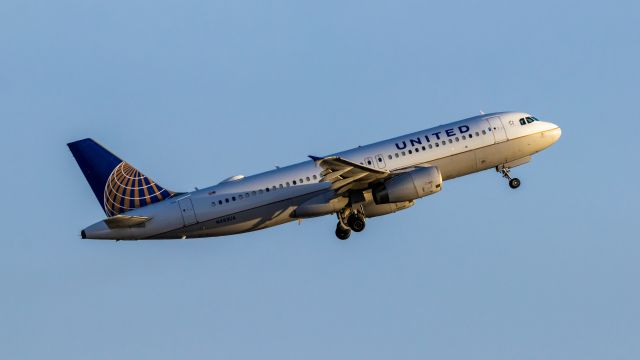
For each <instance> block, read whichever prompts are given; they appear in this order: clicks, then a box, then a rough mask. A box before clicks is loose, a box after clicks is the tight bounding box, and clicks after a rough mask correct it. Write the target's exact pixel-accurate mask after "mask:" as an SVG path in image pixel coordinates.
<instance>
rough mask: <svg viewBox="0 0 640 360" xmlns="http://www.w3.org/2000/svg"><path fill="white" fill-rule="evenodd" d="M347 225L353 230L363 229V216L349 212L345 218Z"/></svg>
mask: <svg viewBox="0 0 640 360" xmlns="http://www.w3.org/2000/svg"><path fill="white" fill-rule="evenodd" d="M347 225H349V227H350V228H351V230H353V231H355V232H360V231H362V230H364V227H365V225H366V223H365V220H364V216H362V215H359V214H351V215H350V216H349V218H348V219H347Z"/></svg>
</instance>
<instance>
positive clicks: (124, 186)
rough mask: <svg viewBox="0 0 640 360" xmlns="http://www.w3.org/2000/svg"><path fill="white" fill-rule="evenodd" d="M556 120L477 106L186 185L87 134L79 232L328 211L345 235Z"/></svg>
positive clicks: (544, 134) (526, 156)
mask: <svg viewBox="0 0 640 360" xmlns="http://www.w3.org/2000/svg"><path fill="white" fill-rule="evenodd" d="M560 135H561V129H560V127H559V126H557V125H555V124H553V123H551V122H547V121H540V120H538V119H537V118H536V117H534V116H532V115H530V114H527V113H521V112H501V113H492V114H483V115H479V116H475V117H471V118H468V119H464V120H460V121H456V122H453V123H450V124H446V125H441V126H437V127H434V128H430V129H427V130H423V131H418V132H415V133H412V134H408V135H403V136H400V137H396V138H392V139H389V140H383V141H380V142H377V143H374V144H370V145H366V146H359V147H356V148H353V149H350V150H346V151H342V152H338V153H335V154H331V155H328V156H309V160H307V161H304V162H301V163H298V164H294V165H291V166H287V167H282V168H276V169H274V170H271V171H267V172H264V173H260V174H256V175H252V176H247V177H245V176H242V175H236V176H232V177H230V178H228V179H226V180H223V181H222V182H220V183H219V184H217V185H213V186H210V187H208V188H204V189H199V190H195V191H191V192H175V191H171V190H168V189H166V188H164V187H162V186H161V185H159V184H158V183H156V182H155V181H153V180H151V179H150V178H149V177H147V176H145V175H144V174H142V173H141V172H140V171H138V170H137V169H136V168H134V167H133V166H132V165H130V164H129V163H127V162H126V161H123V160H122V159H120V158H119V157H117V156H115V155H113V154H112V153H111V152H109V151H108V150H106V149H105V148H104V147H102V146H101V145H99V144H98V143H97V142H95V141H94V140H92V139H83V140H79V141H75V142H72V143H69V144H68V146H69V149H70V150H71V153H72V154H73V156H74V157H75V159H76V161H77V163H78V165H79V166H80V169H81V170H82V172H83V174H84V176H85V178H86V179H87V181H88V182H89V185H90V186H91V189H92V190H93V193H94V194H95V196H96V198H97V199H98V201H99V202H100V205H101V206H102V208H103V210H104V212H105V214H106V218H105V219H104V220H101V221H98V222H97V223H95V224H93V225H91V226H89V227H87V228H86V229H84V230H82V231H81V237H82V238H83V239H110V240H154V239H189V238H202V237H213V236H223V235H232V234H239V233H245V232H249V231H255V230H262V229H266V228H269V227H272V226H276V225H281V224H284V223H287V222H290V221H295V220H300V219H307V218H313V217H318V216H324V215H331V214H335V215H336V217H337V225H336V229H335V235H336V236H337V237H338V239H340V240H346V239H348V238H349V236H350V235H351V233H352V231H353V232H361V231H363V230H364V229H365V225H366V221H367V219H369V218H374V217H377V216H383V215H387V214H391V213H394V212H397V211H401V210H405V209H407V208H410V207H411V206H413V205H414V204H415V201H416V200H418V199H420V198H423V197H426V196H429V195H433V194H436V193H438V192H439V191H441V190H442V187H443V182H444V181H446V180H450V179H454V178H457V177H460V176H465V175H469V174H473V173H476V172H479V171H484V170H489V169H495V170H496V171H497V172H498V173H500V174H501V175H502V176H503V177H504V178H505V179H506V180H507V181H508V184H509V186H510V187H511V188H512V189H517V188H518V187H520V180H519V179H518V178H515V177H512V176H511V172H510V169H512V168H514V167H516V166H520V165H523V164H526V163H528V162H529V161H530V160H531V157H532V155H534V154H537V153H538V152H540V151H542V150H544V149H546V148H548V147H549V146H551V145H553V144H554V143H555V142H556V141H558V139H559V138H560Z"/></svg>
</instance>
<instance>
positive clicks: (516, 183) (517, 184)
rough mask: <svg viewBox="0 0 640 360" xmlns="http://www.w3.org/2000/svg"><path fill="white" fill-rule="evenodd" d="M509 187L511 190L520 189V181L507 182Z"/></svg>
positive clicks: (515, 179) (514, 179) (516, 179)
mask: <svg viewBox="0 0 640 360" xmlns="http://www.w3.org/2000/svg"><path fill="white" fill-rule="evenodd" d="M509 187H510V188H512V189H517V188H519V187H520V179H518V178H513V179H511V180H509Z"/></svg>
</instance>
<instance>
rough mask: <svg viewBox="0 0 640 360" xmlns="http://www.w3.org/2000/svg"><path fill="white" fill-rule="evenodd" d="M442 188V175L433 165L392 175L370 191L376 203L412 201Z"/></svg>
mask: <svg viewBox="0 0 640 360" xmlns="http://www.w3.org/2000/svg"><path fill="white" fill-rule="evenodd" d="M441 189H442V175H441V174H440V170H438V168H437V167H435V166H429V167H424V168H419V169H416V170H413V171H410V172H407V173H404V174H400V175H398V176H395V177H392V178H391V179H389V180H387V181H385V182H384V183H382V184H380V185H378V186H377V187H375V188H374V189H373V191H372V194H373V201H374V202H375V203H376V204H389V203H397V202H403V201H412V200H415V199H419V198H421V197H424V196H427V195H431V194H435V193H437V192H438V191H440V190H441Z"/></svg>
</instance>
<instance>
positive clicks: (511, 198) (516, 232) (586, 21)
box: [0, 0, 640, 360]
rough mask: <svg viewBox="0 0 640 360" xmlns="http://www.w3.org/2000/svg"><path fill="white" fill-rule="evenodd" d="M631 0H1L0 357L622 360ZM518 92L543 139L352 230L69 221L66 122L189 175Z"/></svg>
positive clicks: (151, 165) (502, 102) (630, 280)
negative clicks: (151, 231) (514, 180)
mask: <svg viewBox="0 0 640 360" xmlns="http://www.w3.org/2000/svg"><path fill="white" fill-rule="evenodd" d="M638 24H640V5H638V2H637V1H612V2H593V1H574V2H558V1H527V2H514V1H472V2H458V1H448V2H446V1H445V2H442V1H441V2H430V3H428V2H423V1H388V2H380V1H357V2H356V1H348V0H347V1H345V0H342V1H321V2H318V1H315V2H310V1H309V2H301V1H227V2H218V1H195V0H188V1H176V2H164V1H139V0H127V1H107V2H105V1H69V0H60V1H32V0H20V1H13V0H5V1H2V2H0V121H1V124H2V141H0V154H1V156H2V164H3V170H2V176H1V177H0V185H1V188H2V189H3V190H4V193H3V205H4V206H2V210H0V215H1V219H2V220H1V224H2V232H3V235H2V236H1V237H0V358H2V359H43V358H47V359H65V360H67V359H141V358H148V359H256V358H260V359H264V358H266V359H426V358H433V359H487V360H497V359H572V358H573V359H638V358H639V357H640V287H639V286H638V279H639V278H640V242H639V240H640V239H639V238H640V237H639V236H638V220H637V218H638V213H639V210H640V209H639V206H638V200H640V199H639V197H640V196H639V193H640V191H639V190H638V185H637V181H638V177H639V175H640V172H639V171H638V156H637V154H638V148H637V146H638V134H639V133H640V126H639V125H638V122H639V121H640V119H639V116H638V109H637V105H638V100H639V99H640V94H639V91H638V88H639V83H640V70H639V64H640V30H639V28H638ZM481 110H483V111H485V112H489V111H500V110H519V111H527V112H530V113H532V114H535V116H537V117H539V118H541V119H546V120H550V121H553V122H555V123H558V124H560V125H561V126H562V128H563V137H562V139H561V141H560V142H559V143H558V144H556V145H555V146H554V147H552V148H551V149H549V150H547V151H545V152H543V153H542V154H540V155H538V156H536V157H535V158H534V161H533V162H532V163H530V164H528V165H527V166H525V167H522V168H518V169H516V170H515V171H514V172H515V174H516V175H517V176H518V177H520V178H521V179H522V181H523V185H522V187H521V188H520V189H519V190H518V191H511V190H510V189H509V188H508V187H507V185H506V183H505V182H504V181H503V179H501V178H500V176H499V175H498V174H497V173H495V172H491V171H488V172H485V173H480V174H476V175H472V176H469V177H465V178H462V179H457V180H454V181H450V182H447V183H445V185H444V191H442V192H441V193H439V194H437V195H435V196H433V197H428V198H425V199H423V200H421V201H420V202H419V203H418V204H417V205H416V206H415V207H413V208H411V209H409V210H407V211H403V212H401V213H398V214H394V215H392V216H388V217H384V218H377V219H373V220H371V221H369V223H368V226H367V230H366V232H364V233H363V234H358V235H354V236H352V238H351V239H350V240H349V241H345V242H342V241H338V240H336V239H335V237H334V235H333V231H334V226H335V219H334V218H333V217H325V218H320V219H314V220H308V221H304V222H302V224H301V225H298V224H296V223H291V224H287V225H284V226H281V227H277V228H273V229H269V230H266V231H261V232H256V233H250V234H245V235H240V236H232V237H227V238H214V239H205V240H189V241H166V242H162V241H158V242H120V243H115V242H110V241H82V240H81V239H80V238H79V232H80V230H81V229H82V228H83V227H85V226H86V225H89V224H91V223H93V222H95V221H97V220H99V219H101V218H102V217H103V215H104V214H103V213H102V211H101V209H100V207H99V205H98V203H97V202H96V200H95V199H94V197H93V194H92V193H91V190H90V188H89V186H88V185H87V184H86V182H85V180H84V178H83V177H82V174H81V173H80V171H79V169H78V168H77V166H76V164H75V162H74V160H73V158H72V156H71V154H70V153H69V151H68V150H67V148H66V146H65V144H66V143H67V142H69V141H73V140H76V139H79V138H84V137H94V138H95V139H97V140H98V141H100V142H102V143H104V144H105V145H107V146H108V147H109V148H110V149H112V150H113V151H114V152H115V153H116V154H118V155H120V156H121V157H123V158H125V159H127V160H128V161H129V162H131V163H133V164H134V165H135V166H137V167H138V168H140V169H141V170H142V171H144V172H145V173H146V174H148V175H149V176H151V177H153V178H154V179H156V180H157V181H158V182H160V183H161V184H162V185H164V186H166V187H168V188H170V189H174V190H189V189H192V188H193V187H195V186H198V187H203V186H207V185H211V184H213V183H217V182H218V181H220V180H221V179H223V178H226V177H228V176H231V175H235V174H252V173H256V172H261V171H264V170H268V169H271V168H273V166H274V165H286V164H290V163H294V162H298V161H302V160H305V156H306V155H307V154H317V155H322V154H327V153H330V152H334V151H338V150H342V149H347V148H350V147H353V146H356V145H359V144H366V143H369V142H373V141H377V140H381V139H384V138H388V137H391V136H395V135H400V134H403V133H407V132H410V131H416V130H420V129H424V128H427V127H429V126H433V125H438V124H441V123H445V122H448V121H453V120H457V119H461V118H464V117H467V116H473V115H476V114H478V113H479V111H481Z"/></svg>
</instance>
